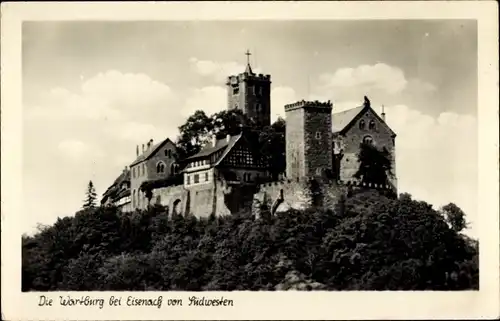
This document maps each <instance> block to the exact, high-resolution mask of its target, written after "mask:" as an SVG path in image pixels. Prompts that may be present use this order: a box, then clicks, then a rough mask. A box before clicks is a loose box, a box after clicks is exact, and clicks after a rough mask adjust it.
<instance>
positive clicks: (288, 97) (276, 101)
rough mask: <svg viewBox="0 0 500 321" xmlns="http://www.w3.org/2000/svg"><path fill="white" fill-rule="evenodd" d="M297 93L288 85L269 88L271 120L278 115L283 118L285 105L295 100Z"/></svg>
mask: <svg viewBox="0 0 500 321" xmlns="http://www.w3.org/2000/svg"><path fill="white" fill-rule="evenodd" d="M297 100H299V99H298V97H297V93H296V92H295V90H293V89H292V88H290V87H275V88H273V89H272V90H271V122H273V121H275V120H276V119H277V118H278V116H281V117H282V118H285V105H287V104H291V103H294V102H296V101H297Z"/></svg>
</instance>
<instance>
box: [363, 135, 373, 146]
mask: <svg viewBox="0 0 500 321" xmlns="http://www.w3.org/2000/svg"><path fill="white" fill-rule="evenodd" d="M363 143H365V144H370V145H371V144H373V138H372V137H371V136H365V137H364V138H363Z"/></svg>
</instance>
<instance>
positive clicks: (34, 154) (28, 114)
mask: <svg viewBox="0 0 500 321" xmlns="http://www.w3.org/2000/svg"><path fill="white" fill-rule="evenodd" d="M181 104H182V100H181V99H180V97H178V96H177V95H174V93H173V90H172V89H171V88H170V87H169V86H168V85H166V84H163V83H160V82H158V81H155V80H153V79H151V78H150V77H148V76H146V75H144V74H130V73H121V72H118V71H107V72H103V73H99V74H97V75H95V76H94V77H91V78H88V79H87V80H86V81H84V82H82V84H81V87H80V88H77V89H76V90H69V89H67V88H60V87H59V88H53V89H51V90H49V91H47V92H46V93H45V94H43V95H41V98H40V99H39V100H38V101H37V104H36V105H26V106H24V111H23V117H24V124H23V125H24V135H23V139H24V142H23V148H24V151H23V153H24V157H23V159H24V168H23V174H24V182H23V184H24V187H23V188H24V189H25V191H26V193H29V191H33V190H37V189H38V188H39V187H37V186H39V185H40V182H46V183H47V184H46V185H45V186H44V195H45V196H44V197H45V198H46V199H45V201H44V202H45V205H44V206H43V208H44V209H46V210H47V211H48V210H51V211H52V213H45V214H40V216H41V217H42V218H43V219H42V222H44V223H51V221H45V219H46V218H52V220H54V219H55V218H56V216H55V215H71V214H73V213H74V212H75V210H77V209H78V207H79V205H80V203H81V199H82V196H83V191H84V189H85V186H86V184H87V183H88V181H89V180H90V179H92V180H93V181H94V184H95V186H96V189H97V192H98V194H100V193H102V192H103V191H104V190H105V189H106V188H107V186H108V184H110V182H112V181H113V180H114V179H115V176H117V175H118V174H119V173H120V172H121V170H122V169H123V166H125V165H128V164H130V163H131V162H132V161H133V160H134V159H135V157H136V155H135V146H136V145H137V144H142V143H146V142H147V141H148V140H149V139H150V138H153V139H154V140H155V141H159V140H161V139H164V138H166V137H167V136H169V137H171V138H175V137H174V135H175V134H176V133H177V126H178V125H179V124H180V123H182V121H183V119H184V116H183V115H182V113H181V112H180V111H181V110H182V105H181ZM34 159H36V161H33V160H34ZM37 184H38V185H37ZM61 195H64V202H63V201H61Z"/></svg>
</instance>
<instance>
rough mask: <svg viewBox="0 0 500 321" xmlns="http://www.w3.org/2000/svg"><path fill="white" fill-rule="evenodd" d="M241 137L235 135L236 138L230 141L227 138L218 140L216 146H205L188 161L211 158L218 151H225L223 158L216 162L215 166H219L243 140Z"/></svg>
mask: <svg viewBox="0 0 500 321" xmlns="http://www.w3.org/2000/svg"><path fill="white" fill-rule="evenodd" d="M241 136H242V134H238V135H234V136H231V137H230V138H229V140H228V139H227V138H222V139H218V140H217V141H216V143H215V146H213V145H212V144H209V145H207V146H205V147H204V148H203V149H202V150H201V151H199V152H198V153H197V154H195V155H193V156H191V157H188V158H186V160H188V161H190V160H195V159H198V158H204V157H209V156H211V155H213V154H214V153H216V152H218V151H221V150H224V152H223V153H222V154H221V156H220V157H219V158H218V159H216V160H215V162H214V165H217V164H218V163H219V162H220V160H222V159H223V158H224V157H225V156H226V155H227V153H229V151H230V150H231V149H232V148H233V146H234V145H235V144H236V142H237V141H238V140H239V139H240V138H241Z"/></svg>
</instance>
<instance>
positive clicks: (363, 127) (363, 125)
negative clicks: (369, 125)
mask: <svg viewBox="0 0 500 321" xmlns="http://www.w3.org/2000/svg"><path fill="white" fill-rule="evenodd" d="M359 129H365V121H364V120H363V119H361V121H360V122H359Z"/></svg>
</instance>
